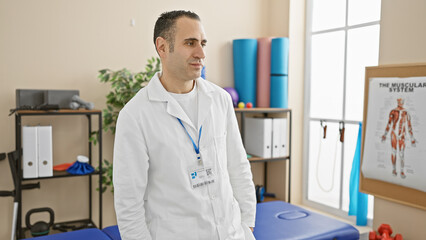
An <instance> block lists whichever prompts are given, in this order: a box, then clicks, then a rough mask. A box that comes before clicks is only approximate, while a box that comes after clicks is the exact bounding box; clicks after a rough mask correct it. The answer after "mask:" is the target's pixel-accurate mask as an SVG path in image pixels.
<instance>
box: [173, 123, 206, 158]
mask: <svg viewBox="0 0 426 240" xmlns="http://www.w3.org/2000/svg"><path fill="white" fill-rule="evenodd" d="M177 120H178V121H179V123H180V125H182V127H183V129H185V132H186V134H188V137H189V139H191V142H192V145H193V146H194V150H195V153H196V154H197V160H198V161H201V156H200V139H201V130H203V126H201V127H200V131H199V134H198V146H197V145H195V142H194V139H192V137H191V135H189V133H188V130H186V128H185V126H184V125H183V123H182V121H181V120H180V119H179V118H177Z"/></svg>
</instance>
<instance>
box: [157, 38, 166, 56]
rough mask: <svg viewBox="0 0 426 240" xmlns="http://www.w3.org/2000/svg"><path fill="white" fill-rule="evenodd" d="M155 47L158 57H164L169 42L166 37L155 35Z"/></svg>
mask: <svg viewBox="0 0 426 240" xmlns="http://www.w3.org/2000/svg"><path fill="white" fill-rule="evenodd" d="M155 47H156V48H157V52H158V55H160V57H164V56H165V55H164V54H165V53H167V52H168V51H169V44H168V42H167V41H166V39H164V38H162V37H157V39H155Z"/></svg>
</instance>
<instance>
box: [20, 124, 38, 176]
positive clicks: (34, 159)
mask: <svg viewBox="0 0 426 240" xmlns="http://www.w3.org/2000/svg"><path fill="white" fill-rule="evenodd" d="M22 169H23V178H37V177H38V147H37V127H29V126H24V127H22Z"/></svg>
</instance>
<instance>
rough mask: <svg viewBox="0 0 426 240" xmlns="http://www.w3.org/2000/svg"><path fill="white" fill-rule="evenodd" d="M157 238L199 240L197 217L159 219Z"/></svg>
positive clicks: (162, 239)
mask: <svg viewBox="0 0 426 240" xmlns="http://www.w3.org/2000/svg"><path fill="white" fill-rule="evenodd" d="M156 236H157V237H156V239H157V240H169V239H176V240H199V236H198V223H197V219H196V218H192V217H188V218H175V219H162V220H159V221H158V226H157V234H156Z"/></svg>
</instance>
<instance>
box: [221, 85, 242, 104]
mask: <svg viewBox="0 0 426 240" xmlns="http://www.w3.org/2000/svg"><path fill="white" fill-rule="evenodd" d="M224 89H225V91H227V92H228V93H229V95H231V98H232V103H233V104H234V107H237V105H238V100H239V97H238V92H237V90H235V88H231V87H226V88H224Z"/></svg>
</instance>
